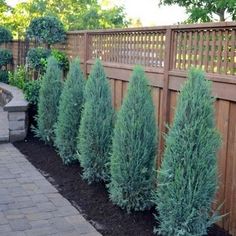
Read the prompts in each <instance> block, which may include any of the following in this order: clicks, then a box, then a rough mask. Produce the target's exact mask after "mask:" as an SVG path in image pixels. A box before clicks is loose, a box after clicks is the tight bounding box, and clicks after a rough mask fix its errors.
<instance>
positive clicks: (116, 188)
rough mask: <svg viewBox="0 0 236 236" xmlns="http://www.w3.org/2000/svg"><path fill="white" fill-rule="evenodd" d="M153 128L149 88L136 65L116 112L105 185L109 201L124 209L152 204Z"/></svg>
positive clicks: (146, 206) (154, 132)
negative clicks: (108, 182) (119, 107)
mask: <svg viewBox="0 0 236 236" xmlns="http://www.w3.org/2000/svg"><path fill="white" fill-rule="evenodd" d="M156 130H157V127H156V120H155V113H154V104H153V100H152V97H151V91H150V88H149V87H148V82H147V79H146V77H145V74H144V71H143V69H142V68H141V67H138V66H137V67H136V68H135V69H134V72H133V74H132V77H131V80H130V83H129V86H128V92H127V95H126V97H125V99H124V102H123V104H122V106H121V109H120V111H119V112H118V115H117V122H116V125H115V130H114V138H113V148H112V158H111V183H110V184H109V192H110V198H111V200H112V201H113V202H114V203H115V204H117V205H118V206H120V207H121V208H124V209H126V210H127V211H128V212H129V211H131V210H144V209H146V208H149V207H150V206H151V205H152V201H151V198H152V190H153V189H154V187H155V180H156V175H155V164H156V158H155V156H156V148H157V140H156Z"/></svg>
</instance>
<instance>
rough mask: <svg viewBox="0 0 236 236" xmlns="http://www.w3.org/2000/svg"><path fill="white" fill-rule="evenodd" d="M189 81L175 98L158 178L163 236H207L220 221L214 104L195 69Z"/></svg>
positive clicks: (206, 84) (217, 139)
mask: <svg viewBox="0 0 236 236" xmlns="http://www.w3.org/2000/svg"><path fill="white" fill-rule="evenodd" d="M188 77H189V78H188V80H187V81H186V83H185V85H184V87H183V89H182V90H181V92H180V96H179V98H178V104H177V107H176V111H175V117H174V121H173V124H172V126H171V127H170V130H169V133H168V135H167V138H166V148H165V151H164V158H163V161H162V165H161V168H160V171H159V175H158V188H157V197H156V209H157V212H158V215H157V217H156V218H157V220H158V222H159V233H160V234H161V235H163V236H172V235H189V236H190V235H192V236H197V235H207V228H208V227H209V226H211V224H212V223H214V222H215V221H217V220H219V217H218V216H217V215H215V214H213V215H212V212H211V207H212V203H213V201H214V198H215V194H216V190H217V185H218V178H217V157H216V153H217V151H218V148H219V145H220V137H219V133H218V132H217V130H216V128H215V120H214V99H213V97H212V94H211V93H212V91H211V86H210V82H209V81H207V80H206V79H205V75H204V73H203V72H202V71H200V70H196V69H193V70H191V71H190V74H189V76H188Z"/></svg>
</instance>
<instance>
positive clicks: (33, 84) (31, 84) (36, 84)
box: [24, 78, 42, 106]
mask: <svg viewBox="0 0 236 236" xmlns="http://www.w3.org/2000/svg"><path fill="white" fill-rule="evenodd" d="M41 84H42V79H41V78H39V79H37V80H29V81H27V82H26V83H25V85H24V95H25V99H26V100H27V101H28V102H29V103H30V104H32V105H34V106H36V105H37V104H38V101H39V91H40V87H41Z"/></svg>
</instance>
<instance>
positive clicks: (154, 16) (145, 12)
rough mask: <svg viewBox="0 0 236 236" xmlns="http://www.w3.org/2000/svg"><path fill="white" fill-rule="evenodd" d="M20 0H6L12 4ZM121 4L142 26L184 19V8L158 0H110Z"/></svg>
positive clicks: (169, 23) (164, 23)
mask: <svg viewBox="0 0 236 236" xmlns="http://www.w3.org/2000/svg"><path fill="white" fill-rule="evenodd" d="M21 1H22V0H7V3H8V4H9V5H11V6H14V5H15V4H16V3H18V2H21ZM111 1H112V2H113V3H115V4H117V5H123V6H124V7H125V11H126V13H127V16H128V17H129V18H136V19H137V18H139V19H140V20H141V22H142V25H143V26H156V25H171V24H177V23H178V22H182V21H184V20H186V18H187V15H186V14H185V10H184V8H180V7H178V6H162V7H159V6H158V0H111Z"/></svg>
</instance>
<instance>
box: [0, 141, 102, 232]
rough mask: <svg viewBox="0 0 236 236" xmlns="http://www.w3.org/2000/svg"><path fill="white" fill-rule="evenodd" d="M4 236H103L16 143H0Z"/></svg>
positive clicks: (0, 207) (0, 206)
mask: <svg viewBox="0 0 236 236" xmlns="http://www.w3.org/2000/svg"><path fill="white" fill-rule="evenodd" d="M0 235H1V236H44V235H54V236H55V235H58V236H101V234H99V233H98V232H97V231H96V230H95V228H94V227H93V226H92V225H91V224H90V223H88V222H87V221H86V220H85V219H84V218H83V216H82V215H81V214H80V213H79V211H78V210H77V209H76V208H74V207H73V206H72V205H71V204H70V202H69V201H67V200H66V199H65V198H63V197H62V196H61V195H60V194H59V193H58V192H57V190H56V189H55V188H54V187H53V186H52V185H51V184H50V183H49V182H48V181H47V180H46V179H45V178H44V177H43V176H42V175H41V174H40V173H39V172H38V171H37V170H36V168H35V167H34V166H32V165H31V163H29V162H28V160H27V159H26V158H25V157H24V155H22V154H21V153H20V152H19V151H18V150H17V149H16V148H15V147H14V146H13V145H12V144H9V143H7V144H0Z"/></svg>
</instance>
